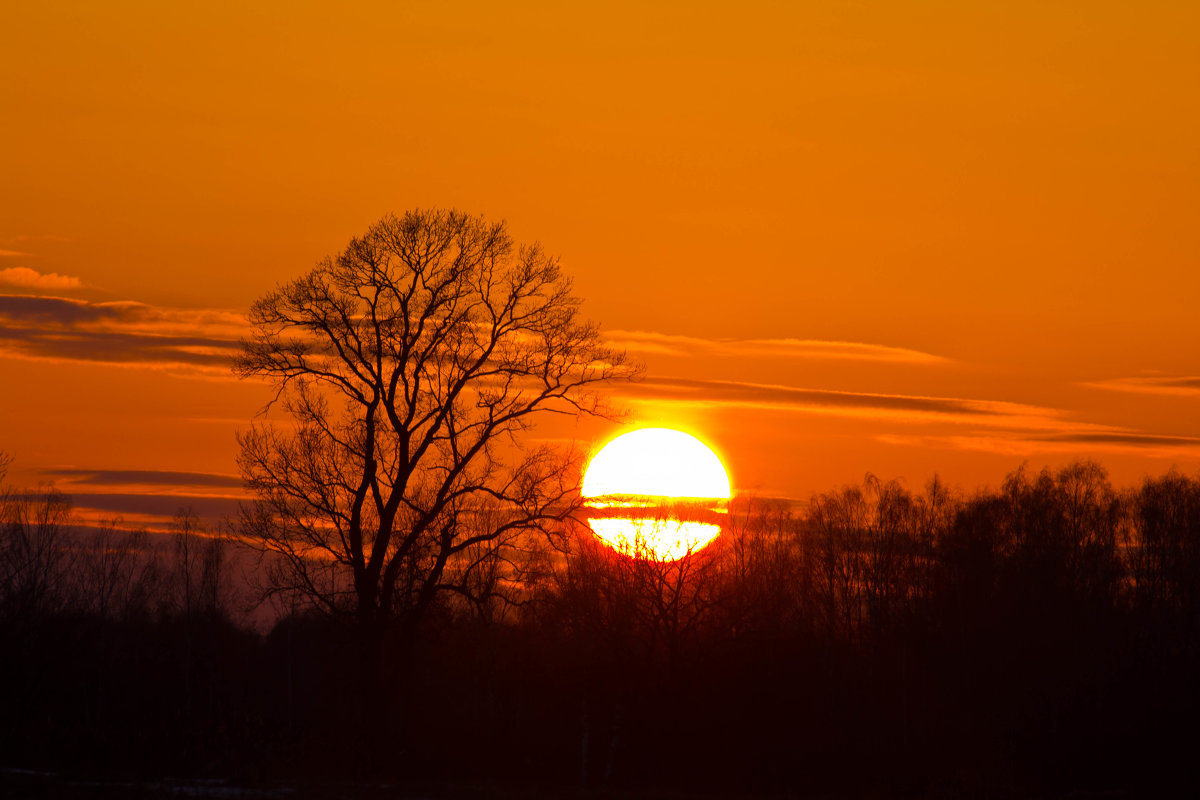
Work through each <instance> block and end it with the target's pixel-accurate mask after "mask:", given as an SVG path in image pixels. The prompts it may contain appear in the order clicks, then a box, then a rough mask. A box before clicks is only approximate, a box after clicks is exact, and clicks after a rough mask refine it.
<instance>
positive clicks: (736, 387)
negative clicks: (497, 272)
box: [614, 378, 1065, 429]
mask: <svg viewBox="0 0 1200 800" xmlns="http://www.w3.org/2000/svg"><path fill="white" fill-rule="evenodd" d="M614 392H616V393H619V394H620V395H622V396H624V397H627V398H629V399H631V400H643V401H650V402H666V403H679V404H685V405H691V406H705V407H741V408H762V409H776V410H785V411H800V412H807V413H818V414H837V415H841V416H856V417H872V418H881V419H882V418H907V419H943V420H959V421H973V422H975V423H977V424H986V425H988V426H989V427H992V426H1001V427H1014V426H1021V427H1030V428H1036V429H1059V428H1061V427H1062V426H1063V425H1064V424H1065V423H1064V420H1063V419H1062V412H1060V411H1058V410H1057V409H1051V408H1043V407H1040V406H1031V405H1025V404H1022V403H1011V402H1006V401H1002V400H976V399H967V398H958V397H929V396H922V395H904V394H880V393H869V392H841V391H834V390H830V389H809V388H801V387H795V386H779V385H773V384H760V383H745V382H741V381H722V380H702V379H691V378H647V379H646V380H644V381H640V382H638V383H632V384H626V385H624V386H621V387H619V388H616V389H614Z"/></svg>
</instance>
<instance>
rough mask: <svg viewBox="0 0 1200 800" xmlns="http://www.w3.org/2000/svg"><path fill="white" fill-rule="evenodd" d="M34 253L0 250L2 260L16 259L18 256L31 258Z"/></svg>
mask: <svg viewBox="0 0 1200 800" xmlns="http://www.w3.org/2000/svg"><path fill="white" fill-rule="evenodd" d="M30 255H33V254H32V253H23V252H21V251H20V250H0V258H16V257H18V256H30Z"/></svg>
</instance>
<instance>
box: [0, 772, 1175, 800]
mask: <svg viewBox="0 0 1200 800" xmlns="http://www.w3.org/2000/svg"><path fill="white" fill-rule="evenodd" d="M1188 796H1190V795H1189V793H1188V792H1186V791H1183V790H1175V789H1173V788H1171V787H1165V786H1164V787H1159V788H1158V789H1155V790H1147V789H1145V788H1143V789H1137V790H1135V789H1109V790H1079V789H1073V790H1067V791H1063V792H1059V793H1053V794H1046V793H1040V792H1030V791H1028V790H1020V789H1016V788H1014V787H1005V786H1001V785H996V786H987V787H985V786H977V785H976V786H969V785H966V784H964V783H963V782H962V781H961V780H959V779H956V778H953V777H952V778H949V779H947V781H946V782H945V783H944V784H939V785H935V786H927V787H923V788H922V789H920V790H913V789H907V790H906V789H901V788H896V789H894V790H891V791H888V790H875V791H870V792H862V791H859V792H847V793H844V794H842V793H828V792H820V793H814V794H806V793H791V792H788V793H771V794H756V793H745V794H740V793H728V792H725V793H706V792H702V791H669V790H652V789H638V790H632V789H581V788H574V787H565V786H547V785H537V784H533V783H530V784H526V785H516V784H508V783H504V784H493V783H487V782H478V783H452V782H449V783H439V784H428V783H413V784H386V783H312V784H295V785H290V784H282V783H280V784H270V785H261V786H248V785H239V784H236V783H231V782H227V781H222V780H215V779H210V780H186V779H176V778H161V779H157V780H146V781H95V780H85V779H81V778H68V777H65V776H62V775H56V774H53V773H47V772H35V771H32V770H20V769H0V797H4V798H8V799H9V800H60V798H61V799H62V800H67V799H68V798H85V799H86V800H101V799H102V798H103V799H105V800H107V799H108V798H114V799H115V798H122V800H124V799H125V798H129V799H130V800H166V799H167V798H196V799H197V800H221V799H225V800H356V799H357V798H364V800H533V799H534V798H537V799H539V800H540V799H542V798H545V799H546V800H609V799H610V798H612V799H613V800H685V799H686V800H692V799H693V798H694V799H695V800H748V799H749V798H762V797H766V798H771V800H791V798H806V797H812V798H827V799H828V800H842V799H843V798H844V799H845V800H867V799H868V798H887V797H898V798H913V800H917V799H918V798H930V799H931V800H932V799H937V800H941V798H959V797H969V798H983V799H984V800H989V799H991V798H994V799H995V800H1008V799H1009V798H1012V799H1013V800H1015V799H1016V798H1031V799H1032V800H1067V799H1068V798H1070V799H1071V800H1124V798H1144V797H1163V798H1173V797H1188Z"/></svg>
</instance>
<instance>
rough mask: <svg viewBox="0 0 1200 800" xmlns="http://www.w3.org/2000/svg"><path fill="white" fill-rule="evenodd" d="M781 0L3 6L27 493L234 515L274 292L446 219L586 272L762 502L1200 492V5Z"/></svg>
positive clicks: (624, 392)
mask: <svg viewBox="0 0 1200 800" xmlns="http://www.w3.org/2000/svg"><path fill="white" fill-rule="evenodd" d="M783 5H784V4H778V3H740V4H737V5H736V7H735V5H734V4H724V3H722V4H717V3H695V2H693V3H686V4H684V3H650V4H644V3H629V4H607V5H605V6H603V7H601V6H595V7H586V8H584V7H578V6H576V5H575V4H568V5H565V6H564V5H560V4H550V3H545V4H538V3H520V4H502V5H500V6H496V5H494V4H471V3H404V4H384V3H379V4H351V5H346V6H338V7H336V8H333V7H330V8H324V7H323V6H322V5H319V4H309V3H286V4H285V3H277V4H253V7H252V8H248V9H245V8H235V7H232V6H230V7H216V6H215V5H213V4H191V3H178V4H156V3H148V2H147V3H123V2H111V3H103V4H100V3H56V4H54V7H53V8H47V7H43V6H44V4H32V3H30V4H15V5H12V6H11V7H9V8H6V9H5V11H3V12H2V14H0V27H2V28H3V30H5V34H4V46H3V47H0V74H3V75H4V76H5V78H4V80H2V81H0V108H2V109H3V112H2V113H3V121H4V124H3V125H0V184H2V185H3V187H4V191H3V192H0V370H2V371H3V375H4V380H3V384H4V386H5V391H3V392H0V449H3V450H5V451H7V452H9V453H10V454H11V455H13V456H14V457H15V458H16V461H15V463H14V464H13V469H12V472H11V474H10V479H12V481H13V482H15V483H20V484H23V485H31V484H36V483H38V482H39V481H46V482H54V483H55V485H57V486H59V487H60V488H62V489H64V490H67V491H70V492H72V493H73V494H75V495H76V498H77V501H78V502H79V504H80V505H81V506H82V507H84V508H90V509H93V511H94V512H95V513H97V514H100V513H103V514H116V513H120V514H123V515H125V517H126V518H127V519H129V520H133V521H152V520H154V519H157V518H160V517H161V516H162V515H163V514H167V515H169V514H170V513H171V512H172V511H173V510H174V508H175V507H178V505H180V504H191V505H193V506H195V507H196V509H197V510H198V511H199V512H200V513H202V514H208V515H209V516H213V517H215V516H217V515H219V514H220V513H221V510H222V509H224V508H228V500H229V498H230V497H233V496H234V495H236V494H237V492H238V486H239V482H238V480H237V477H236V468H235V464H234V455H235V452H236V443H235V441H234V431H235V430H236V429H237V428H238V427H239V426H241V427H243V428H244V427H245V426H246V425H248V423H249V421H250V420H251V418H252V417H253V415H254V414H255V412H256V411H257V410H258V409H259V408H260V407H261V406H262V405H263V403H265V402H266V400H267V399H268V393H267V391H266V389H265V388H264V387H263V386H262V385H258V384H254V383H248V382H238V381H236V380H235V379H233V378H232V376H231V374H230V373H229V370H228V367H227V364H228V357H229V355H230V354H231V352H232V351H233V348H234V347H235V346H236V341H237V338H238V336H239V335H240V334H241V331H242V324H243V318H244V314H245V312H246V310H247V309H248V308H249V305H250V303H251V302H252V301H253V300H254V299H255V298H257V297H258V296H260V295H261V294H263V293H265V292H266V291H268V290H270V289H271V288H273V287H274V286H275V285H276V284H277V283H279V282H282V281H286V280H288V279H290V278H293V277H296V276H298V275H300V274H301V273H303V272H304V271H306V270H307V269H309V268H310V267H311V266H312V265H313V264H314V263H315V262H316V261H317V260H318V259H320V258H322V257H323V256H326V255H329V254H334V253H336V252H337V251H338V250H339V249H341V248H342V247H343V246H344V245H345V244H346V242H347V241H348V240H349V238H350V237H351V236H354V235H356V234H359V233H361V232H363V231H364V230H365V229H366V228H367V227H368V226H369V225H370V224H371V223H372V222H373V221H375V220H376V219H378V218H379V217H380V216H382V215H383V214H384V213H386V212H389V211H396V212H403V211H404V210H406V209H409V208H414V207H429V206H452V207H457V208H459V209H461V210H464V211H468V212H470V213H477V214H483V215H486V216H487V217H489V218H491V219H505V220H507V221H508V223H509V225H510V229H511V231H512V233H513V234H514V235H515V236H516V238H517V239H518V240H522V241H533V240H538V241H540V242H541V243H542V244H543V245H544V246H545V247H546V249H547V250H548V251H549V252H551V253H554V254H557V255H559V256H561V257H562V259H563V264H564V267H565V268H566V270H567V271H568V272H570V273H571V274H572V275H573V276H574V278H575V287H576V291H577V293H578V294H579V295H580V296H581V297H583V298H584V299H585V305H584V311H585V314H586V315H587V316H588V317H590V318H592V319H595V320H597V321H599V322H600V323H601V324H602V325H603V329H604V330H605V331H606V332H607V334H608V336H609V338H610V339H611V340H612V341H614V342H616V343H619V344H621V345H622V346H624V347H626V348H628V350H629V351H630V352H631V353H632V354H634V355H636V356H637V357H639V358H641V359H643V360H644V361H645V363H646V367H647V371H646V375H647V377H646V380H645V381H644V382H642V383H640V384H637V385H635V386H627V387H619V389H618V394H619V395H620V398H621V401H622V402H624V403H625V405H626V406H627V407H628V408H629V409H630V410H631V421H632V422H634V423H635V424H639V425H662V426H672V427H681V428H683V429H684V430H688V431H690V432H692V433H694V434H696V435H698V436H700V437H701V438H702V439H704V440H705V441H706V442H708V443H709V444H711V445H712V446H713V448H714V449H715V450H716V451H717V452H718V453H720V454H721V455H722V457H723V458H724V460H725V462H726V464H727V466H728V468H729V471H730V473H731V476H732V479H733V483H734V488H735V490H736V491H743V492H753V493H756V494H759V495H763V496H783V497H790V498H799V499H803V498H804V497H806V496H808V495H810V494H811V493H812V492H815V491H822V490H826V489H829V488H832V487H834V486H837V485H840V484H843V483H847V482H854V481H857V480H859V479H861V478H862V476H863V475H864V474H865V473H866V472H873V473H875V474H877V475H879V476H880V477H883V478H903V479H904V480H905V481H907V482H908V483H909V484H911V485H914V486H919V485H921V484H923V483H924V482H925V481H926V480H928V478H929V477H930V476H932V475H933V474H934V473H935V472H937V473H939V474H940V475H941V476H942V477H943V478H944V479H946V480H947V481H949V482H950V483H952V484H956V485H959V486H962V487H964V488H970V487H973V486H975V485H980V484H993V485H994V484H996V483H998V482H999V481H1000V480H1001V479H1002V478H1003V476H1004V474H1005V473H1006V472H1008V471H1010V470H1012V469H1014V468H1016V467H1017V466H1019V465H1020V464H1022V463H1023V462H1028V463H1029V464H1030V465H1031V466H1034V467H1036V466H1040V465H1043V464H1052V465H1054V464H1061V463H1064V462H1066V461H1069V460H1071V459H1074V458H1096V459H1099V460H1101V461H1102V462H1103V463H1104V464H1105V465H1106V466H1107V467H1108V468H1109V470H1110V471H1111V473H1112V475H1113V477H1114V478H1115V479H1116V480H1117V481H1118V482H1122V483H1130V482H1134V481H1136V480H1138V479H1139V478H1140V477H1141V476H1142V475H1145V474H1159V473H1161V472H1164V471H1165V470H1167V469H1169V468H1170V467H1172V466H1178V467H1179V468H1180V469H1183V470H1185V471H1187V472H1192V473H1194V472H1195V471H1196V469H1197V468H1198V467H1200V414H1197V413H1196V412H1197V409H1198V407H1200V335H1198V334H1200V320H1198V319H1197V313H1196V307H1197V302H1198V300H1200V226H1197V225H1196V217H1197V211H1198V210H1200V145H1198V143H1200V93H1198V91H1197V89H1196V87H1197V86H1200V48H1197V47H1196V46H1195V43H1196V42H1197V41H1200V7H1197V5H1196V4H1195V3H1183V2H1178V3H1167V2H1147V3H1140V4H1136V5H1134V4H1127V3H1105V2H1100V3H1025V2H1005V3H971V4H962V3H949V2H946V3H933V2H909V3H832V2H828V3H827V2H818V3H798V4H788V5H791V6H792V7H791V8H786V9H785V8H781V7H780V6H783ZM615 432H616V431H615V429H613V428H611V427H608V426H604V425H600V424H595V423H586V422H585V423H581V424H580V425H578V426H575V427H572V428H569V429H562V430H556V431H554V432H553V435H554V436H556V437H565V438H576V439H578V440H579V441H581V442H583V443H585V445H587V446H591V445H593V444H598V443H599V441H600V440H602V439H604V438H606V437H608V436H611V435H613V434H614V433H615ZM139 515H140V516H139Z"/></svg>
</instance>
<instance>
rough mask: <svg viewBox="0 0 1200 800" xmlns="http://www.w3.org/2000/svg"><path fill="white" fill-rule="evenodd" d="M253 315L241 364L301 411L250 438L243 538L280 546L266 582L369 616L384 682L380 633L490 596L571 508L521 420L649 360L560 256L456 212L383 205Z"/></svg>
mask: <svg viewBox="0 0 1200 800" xmlns="http://www.w3.org/2000/svg"><path fill="white" fill-rule="evenodd" d="M250 323H251V326H252V333H251V335H250V336H249V337H248V338H247V339H245V340H243V342H242V347H241V352H240V354H239V355H238V356H237V357H236V360H235V365H234V371H235V373H236V374H237V375H239V376H241V377H259V378H265V379H266V380H267V381H268V382H270V384H271V385H272V387H273V389H274V391H275V399H274V400H273V401H272V404H275V403H279V404H281V405H282V408H283V409H284V410H285V411H286V413H287V415H288V416H289V417H290V418H291V419H290V423H291V424H289V425H287V426H275V425H272V424H269V423H265V422H263V423H258V424H255V425H253V426H252V428H251V429H250V431H249V432H248V433H245V434H243V435H241V436H240V437H239V442H240V445H241V454H240V457H239V465H240V468H241V472H242V475H243V477H244V479H245V481H246V484H247V486H248V488H249V489H251V490H252V491H253V492H254V494H255V495H256V500H255V502H254V503H252V504H250V505H248V506H246V507H245V508H244V509H243V512H242V514H241V517H240V527H241V532H242V533H243V534H244V535H246V536H247V537H248V538H249V539H251V540H253V541H255V542H258V543H260V544H261V546H262V548H264V550H266V551H268V552H270V553H272V554H274V555H275V556H276V557H277V558H276V560H275V561H274V567H275V569H274V572H273V574H272V576H271V584H270V585H271V588H272V590H274V591H283V592H292V593H296V594H298V595H300V596H302V597H304V598H306V599H307V600H309V601H311V602H312V603H314V604H315V605H316V606H317V607H318V608H320V609H322V610H323V611H325V612H327V613H330V614H332V615H335V616H340V617H348V618H350V619H352V620H353V621H354V622H355V623H356V628H357V630H358V635H359V643H360V646H361V654H360V655H361V658H362V659H363V660H362V670H363V675H364V676H365V679H366V682H367V684H369V690H370V691H377V690H378V686H377V684H378V681H379V680H380V669H381V663H382V657H383V648H384V646H385V642H386V641H389V640H390V641H401V642H402V641H404V640H405V639H406V638H408V636H407V635H408V634H411V633H412V632H413V630H414V628H415V626H416V625H417V624H418V623H419V622H420V620H421V619H422V617H423V616H424V615H425V614H426V612H427V611H428V610H429V609H430V606H431V605H432V604H433V603H435V602H436V601H437V600H438V598H439V597H440V596H442V595H445V594H446V593H456V594H459V595H470V594H471V593H472V591H473V588H475V587H479V586H481V585H486V586H487V587H488V590H489V591H494V590H495V582H491V583H489V582H487V581H482V582H481V581H479V580H477V578H478V574H479V571H480V570H481V569H483V568H485V567H487V568H489V569H490V568H493V567H494V566H495V564H496V563H497V561H496V558H495V555H496V552H497V551H503V552H506V551H509V550H513V549H515V547H516V545H517V544H518V543H519V540H520V539H521V537H523V536H525V535H527V534H528V532H529V531H531V530H536V529H539V528H542V527H545V526H547V525H552V524H554V523H556V522H558V521H560V520H562V519H563V518H565V517H566V516H567V515H568V514H570V513H571V511H572V510H573V508H574V506H575V504H576V502H577V500H576V496H577V491H576V490H577V483H578V480H577V476H578V469H577V468H574V469H573V468H572V465H571V461H572V459H573V456H571V454H569V453H568V454H563V453H561V452H559V451H558V450H556V449H554V448H552V447H550V446H548V445H539V446H533V445H531V443H530V442H529V441H528V437H527V436H525V434H527V433H528V432H529V431H530V429H531V427H532V426H533V425H534V424H535V423H536V422H537V420H539V419H541V418H542V417H543V416H544V415H547V414H553V413H559V414H571V415H574V414H581V413H582V414H606V413H607V408H606V406H605V405H604V404H603V402H602V399H601V397H600V396H599V395H597V393H596V389H597V388H599V385H600V384H602V383H603V382H605V381H608V380H612V379H618V378H627V377H631V376H633V375H634V373H635V372H636V367H635V366H634V365H633V364H631V362H629V361H627V360H626V357H625V355H624V353H622V352H617V351H614V350H611V349H608V348H606V347H605V346H604V345H603V342H602V341H601V339H600V337H599V334H598V329H597V327H596V326H595V325H594V324H592V323H589V322H585V321H583V320H582V319H581V318H580V316H579V301H578V300H577V299H576V298H575V297H573V296H572V294H571V284H570V281H569V279H568V278H567V277H565V276H564V275H563V273H562V271H561V269H560V267H559V263H558V260H557V259H555V258H553V257H550V256H547V255H546V254H545V253H544V252H543V251H542V250H541V248H540V247H539V246H538V245H532V246H517V245H515V244H514V243H513V241H512V239H511V237H510V236H509V234H508V232H507V230H506V228H505V225H504V223H503V222H501V223H488V222H485V221H484V220H483V219H480V218H471V217H468V216H466V215H464V214H462V213H459V212H456V211H442V210H433V211H422V210H417V211H411V212H408V213H406V214H405V215H404V216H402V217H397V216H392V215H389V216H386V217H384V218H383V219H381V220H380V221H379V222H377V223H376V224H374V225H372V226H371V227H370V229H369V230H368V231H367V232H366V233H365V234H364V235H363V236H361V237H359V238H355V239H353V240H351V242H350V243H349V245H348V246H347V247H346V249H345V250H344V251H343V252H342V253H341V254H340V255H338V256H337V257H336V258H326V259H325V260H324V261H322V262H320V263H319V264H318V265H317V267H316V268H315V269H313V270H312V271H310V272H309V273H308V274H306V275H304V276H303V277H301V278H298V279H296V280H294V281H292V282H290V283H288V284H286V285H284V286H281V287H280V288H278V289H276V290H275V291H272V292H270V293H269V294H267V295H265V296H263V297H262V298H260V299H259V300H258V301H257V302H256V303H255V304H254V305H253V307H252V308H251V310H250Z"/></svg>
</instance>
